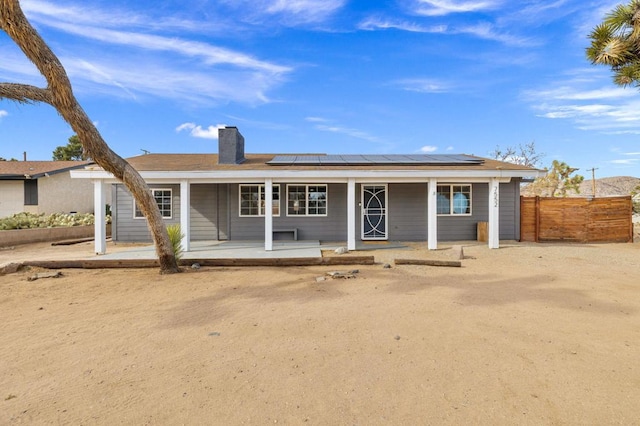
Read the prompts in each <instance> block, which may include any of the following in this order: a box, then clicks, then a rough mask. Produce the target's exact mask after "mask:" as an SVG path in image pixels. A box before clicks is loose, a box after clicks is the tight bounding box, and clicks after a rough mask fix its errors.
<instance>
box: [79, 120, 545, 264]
mask: <svg viewBox="0 0 640 426" xmlns="http://www.w3.org/2000/svg"><path fill="white" fill-rule="evenodd" d="M218 147H219V149H218V152H219V154H217V155H216V154H149V155H141V156H138V157H133V158H129V159H128V160H127V161H129V163H130V164H131V165H132V166H133V167H134V168H135V169H136V170H138V171H139V172H140V174H141V175H142V177H143V178H144V179H145V181H146V182H147V183H148V184H149V186H150V187H151V188H152V191H153V194H154V196H155V198H156V200H157V202H158V206H159V207H160V212H161V214H162V215H163V216H164V217H165V220H166V223H167V224H171V223H178V224H180V225H181V229H182V232H183V233H184V234H185V236H184V239H183V241H182V242H183V248H184V249H185V250H187V251H188V250H189V247H190V243H191V241H195V240H260V241H264V244H265V249H266V250H272V248H273V240H274V239H276V240H277V239H285V238H286V239H300V240H322V241H346V242H347V247H348V248H349V249H350V250H354V249H355V248H356V242H357V241H367V240H399V241H428V248H430V249H436V248H437V244H438V240H443V241H455V240H473V239H476V232H477V223H478V222H488V223H489V237H488V240H489V241H488V244H489V247H492V248H497V247H498V246H499V240H500V239H506V240H514V239H517V238H518V236H519V234H520V213H519V209H520V200H519V198H520V182H521V180H523V179H533V178H536V177H538V176H542V175H543V174H544V172H542V171H540V170H537V169H533V168H529V167H525V166H520V165H515V164H511V163H505V162H500V161H496V160H491V159H486V158H480V157H475V156H471V155H422V154H413V155H275V154H251V155H245V154H244V138H243V137H242V135H241V134H240V133H239V132H238V130H237V129H236V128H235V127H226V128H223V129H220V130H219V139H218ZM72 177H76V178H85V179H92V180H93V181H94V186H95V203H96V204H99V203H101V200H103V199H104V197H105V194H106V192H107V190H106V186H105V185H104V183H109V184H112V186H111V194H112V200H113V201H112V214H113V221H112V228H111V232H112V238H113V239H114V240H115V241H151V236H150V234H149V231H148V229H147V225H146V220H145V219H144V217H143V216H142V214H141V212H140V211H139V210H138V209H137V208H136V205H135V202H134V200H133V198H132V197H131V195H130V193H129V192H128V191H127V189H126V188H125V187H124V185H122V184H121V183H118V182H117V181H116V180H115V179H114V178H113V176H112V175H111V174H110V173H107V172H105V171H104V170H102V169H101V168H99V167H97V166H90V167H88V168H87V169H86V170H75V171H73V172H72ZM267 206H271V208H267ZM185 212H187V213H186V214H185ZM96 217H97V218H98V216H97V215H96ZM99 222H101V223H99ZM104 235H105V234H104V223H103V221H96V236H98V237H99V238H97V239H96V252H98V253H101V252H104V251H105V247H106V246H105V243H104V241H105V238H104Z"/></svg>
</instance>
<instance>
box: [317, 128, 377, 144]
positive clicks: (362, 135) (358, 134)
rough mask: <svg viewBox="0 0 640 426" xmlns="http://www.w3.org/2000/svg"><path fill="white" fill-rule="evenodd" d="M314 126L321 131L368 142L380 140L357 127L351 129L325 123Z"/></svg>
mask: <svg viewBox="0 0 640 426" xmlns="http://www.w3.org/2000/svg"><path fill="white" fill-rule="evenodd" d="M315 128H316V129H317V130H321V131H323V132H331V133H341V134H343V135H347V136H351V137H353V138H356V139H363V140H366V141H369V142H380V139H379V138H378V137H376V136H372V135H370V134H368V133H366V132H363V131H361V130H358V129H351V128H348V127H341V126H329V125H326V124H317V125H316V126H315Z"/></svg>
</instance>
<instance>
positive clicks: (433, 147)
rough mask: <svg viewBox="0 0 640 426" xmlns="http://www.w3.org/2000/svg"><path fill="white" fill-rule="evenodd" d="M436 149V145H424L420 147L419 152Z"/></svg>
mask: <svg viewBox="0 0 640 426" xmlns="http://www.w3.org/2000/svg"><path fill="white" fill-rule="evenodd" d="M437 150H438V147H437V146H431V145H425V146H423V147H422V148H420V152H424V153H428V152H435V151H437Z"/></svg>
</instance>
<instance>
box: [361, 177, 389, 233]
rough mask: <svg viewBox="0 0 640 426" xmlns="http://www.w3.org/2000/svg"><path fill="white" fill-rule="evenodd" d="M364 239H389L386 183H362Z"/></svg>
mask: <svg viewBox="0 0 640 426" xmlns="http://www.w3.org/2000/svg"><path fill="white" fill-rule="evenodd" d="M362 239H363V240H386V239H387V186H386V185H362Z"/></svg>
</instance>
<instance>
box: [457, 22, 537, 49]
mask: <svg viewBox="0 0 640 426" xmlns="http://www.w3.org/2000/svg"><path fill="white" fill-rule="evenodd" d="M452 33H454V34H470V35H472V36H475V37H478V38H481V39H484V40H491V41H497V42H500V43H503V44H505V45H507V46H534V45H536V44H538V43H537V42H536V41H534V40H533V39H530V38H525V37H516V36H512V35H510V34H505V33H502V32H500V31H498V30H497V29H496V26H495V25H493V24H490V23H488V22H483V23H479V24H476V25H468V26H465V27H460V28H458V29H457V30H454V31H452Z"/></svg>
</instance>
